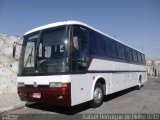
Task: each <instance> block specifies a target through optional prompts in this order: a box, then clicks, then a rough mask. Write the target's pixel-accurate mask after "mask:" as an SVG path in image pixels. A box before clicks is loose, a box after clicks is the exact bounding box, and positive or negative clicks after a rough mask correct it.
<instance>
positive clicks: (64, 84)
mask: <svg viewBox="0 0 160 120" xmlns="http://www.w3.org/2000/svg"><path fill="white" fill-rule="evenodd" d="M49 87H68V84H67V83H61V82H50V83H49Z"/></svg>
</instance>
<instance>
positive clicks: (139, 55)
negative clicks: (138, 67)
mask: <svg viewBox="0 0 160 120" xmlns="http://www.w3.org/2000/svg"><path fill="white" fill-rule="evenodd" d="M138 63H139V64H141V53H140V52H138Z"/></svg>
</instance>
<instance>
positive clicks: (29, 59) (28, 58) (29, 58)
mask: <svg viewBox="0 0 160 120" xmlns="http://www.w3.org/2000/svg"><path fill="white" fill-rule="evenodd" d="M32 53H33V47H32V49H31V53H30V54H29V55H28V57H27V61H26V63H25V65H24V68H26V66H27V64H28V62H29V61H30V65H31V58H32Z"/></svg>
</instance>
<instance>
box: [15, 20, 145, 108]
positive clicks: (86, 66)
mask: <svg viewBox="0 0 160 120" xmlns="http://www.w3.org/2000/svg"><path fill="white" fill-rule="evenodd" d="M146 81H147V76H146V66H145V55H144V54H143V53H142V52H140V51H139V50H136V49H134V48H132V47H130V46H128V45H126V44H124V43H122V42H120V41H118V40H117V39H114V38H112V37H110V36H108V35H107V34H104V33H102V32H100V31H99V30H97V29H94V28H93V27H91V26H89V25H87V24H85V23H82V22H78V21H64V22H58V23H52V24H48V25H44V26H41V27H38V28H35V29H32V30H30V31H28V32H27V33H25V34H24V41H23V46H22V51H21V56H20V62H19V73H18V77H17V82H18V94H19V96H20V98H21V100H22V101H30V102H39V103H46V104H51V105H57V106H65V107H69V106H74V105H77V104H80V103H84V102H87V101H91V106H92V107H99V106H101V105H102V104H103V98H104V95H108V94H111V93H115V92H118V91H121V90H124V89H127V88H130V87H133V86H138V88H140V87H141V86H142V85H143V84H144V83H145V82H146Z"/></svg>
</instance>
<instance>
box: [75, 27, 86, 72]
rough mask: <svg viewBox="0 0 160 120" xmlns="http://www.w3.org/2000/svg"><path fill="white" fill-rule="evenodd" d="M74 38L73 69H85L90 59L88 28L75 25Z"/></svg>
mask: <svg viewBox="0 0 160 120" xmlns="http://www.w3.org/2000/svg"><path fill="white" fill-rule="evenodd" d="M72 39H73V40H72V44H73V45H72V47H73V48H72V49H73V50H72V71H74V72H76V71H84V70H86V68H87V64H88V61H89V57H88V56H89V55H88V54H89V53H88V31H87V29H86V28H83V27H81V26H74V27H73V38H72Z"/></svg>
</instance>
